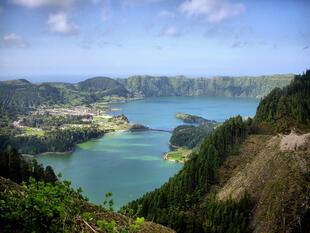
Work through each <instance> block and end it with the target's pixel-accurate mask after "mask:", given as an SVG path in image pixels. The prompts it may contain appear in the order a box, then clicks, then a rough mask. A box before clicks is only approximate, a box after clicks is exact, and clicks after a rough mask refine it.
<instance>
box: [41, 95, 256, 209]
mask: <svg viewBox="0 0 310 233" xmlns="http://www.w3.org/2000/svg"><path fill="white" fill-rule="evenodd" d="M258 103H259V101H258V100H256V99H242V98H222V97H158V98H147V99H144V100H140V101H135V102H128V103H122V104H113V105H111V107H112V108H121V109H122V110H121V111H114V112H111V113H112V114H115V115H117V114H121V113H124V114H125V115H126V116H127V117H128V119H129V120H130V122H132V123H141V124H144V125H147V126H149V127H152V128H156V129H173V128H175V127H176V126H177V125H180V124H182V122H181V121H180V120H178V119H175V118H174V114H176V113H178V112H184V113H190V114H196V115H199V116H203V117H205V118H207V119H211V120H217V121H224V120H225V119H228V118H229V117H233V116H236V115H238V114H240V115H241V116H243V117H245V116H253V115H255V111H256V107H257V105H258ZM170 136H171V135H170V134H169V133H166V132H153V131H145V132H135V133H131V132H126V133H120V134H114V135H105V136H104V137H102V138H100V139H96V140H91V141H88V142H85V143H81V144H79V145H78V146H77V149H76V150H75V152H73V153H70V154H66V155H44V156H39V157H37V160H38V161H39V162H40V163H43V164H44V165H45V166H47V165H52V166H53V168H54V170H55V172H57V173H58V172H61V173H62V174H63V177H64V178H65V179H68V180H71V181H72V186H73V187H74V188H78V187H82V188H83V190H84V192H83V193H84V195H86V196H88V197H89V198H90V201H91V202H93V203H96V204H100V203H102V202H103V201H104V199H105V193H107V192H110V191H111V192H113V196H112V197H113V199H114V201H115V207H116V208H119V207H120V206H122V205H124V204H126V203H127V202H128V201H131V200H134V199H136V198H138V197H140V196H142V195H143V194H144V193H146V192H149V191H152V190H153V189H155V188H158V187H160V186H161V185H162V184H163V183H165V182H166V181H168V180H169V178H170V177H172V176H173V175H174V174H176V173H177V172H178V171H179V170H180V169H181V168H182V166H183V165H182V164H178V163H174V162H169V161H165V160H163V159H162V154H163V153H164V152H167V151H169V147H168V141H169V138H170Z"/></svg>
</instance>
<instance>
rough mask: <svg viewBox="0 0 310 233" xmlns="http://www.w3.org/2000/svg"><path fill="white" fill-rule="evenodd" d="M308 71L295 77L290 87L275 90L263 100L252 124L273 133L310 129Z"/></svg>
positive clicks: (309, 74)
mask: <svg viewBox="0 0 310 233" xmlns="http://www.w3.org/2000/svg"><path fill="white" fill-rule="evenodd" d="M309 100H310V70H308V71H307V72H306V73H305V74H303V75H297V76H295V78H294V80H293V81H292V82H291V84H290V85H288V86H286V87H284V88H282V89H280V88H275V89H274V90H273V91H272V92H271V93H270V94H269V95H268V96H266V98H264V99H263V100H262V101H261V102H260V104H259V106H258V108H257V113H256V115H255V118H254V122H255V123H256V124H258V125H259V127H262V128H265V129H269V131H270V130H273V131H275V132H289V131H290V130H291V129H293V128H298V129H299V130H302V131H305V130H307V129H309V128H310V117H309V116H310V101H309Z"/></svg>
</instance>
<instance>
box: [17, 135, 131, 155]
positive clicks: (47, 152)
mask: <svg viewBox="0 0 310 233" xmlns="http://www.w3.org/2000/svg"><path fill="white" fill-rule="evenodd" d="M129 131H130V130H129V129H120V130H115V131H113V132H108V133H105V134H104V135H113V134H118V133H124V132H129ZM104 135H102V136H100V137H97V138H91V139H89V140H87V141H85V142H89V141H91V140H95V139H99V138H102V137H104ZM85 142H79V143H76V144H75V146H74V147H75V148H74V149H73V150H69V151H61V152H59V151H57V152H52V151H46V152H42V153H39V154H34V155H32V154H22V156H23V157H26V158H35V157H37V156H44V155H50V154H56V155H65V154H70V153H73V152H74V151H75V150H76V145H77V144H80V143H85Z"/></svg>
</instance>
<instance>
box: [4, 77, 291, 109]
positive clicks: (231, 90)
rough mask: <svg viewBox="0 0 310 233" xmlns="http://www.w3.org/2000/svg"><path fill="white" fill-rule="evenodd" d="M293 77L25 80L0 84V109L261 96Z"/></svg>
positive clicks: (283, 84)
mask: <svg viewBox="0 0 310 233" xmlns="http://www.w3.org/2000/svg"><path fill="white" fill-rule="evenodd" d="M292 78H293V75H291V74H287V75H273V76H259V77H215V78H212V79H207V78H196V79H190V78H187V77H184V76H176V77H165V76H160V77H153V76H133V77H130V78H128V79H111V78H107V77H95V78H90V79H86V80H85V81H82V82H79V83H77V84H70V83H62V82H46V83H30V82H29V81H27V80H25V79H17V80H10V81H2V82H0V109H3V108H5V107H6V106H14V107H16V108H30V107H37V106H40V105H45V106H52V105H55V104H56V105H70V106H72V105H73V106H74V105H82V104H90V103H94V102H97V101H103V100H104V98H105V97H110V96H116V97H121V98H131V97H151V96H194V95H197V96H199V95H203V96H227V97H262V96H265V95H267V94H268V93H269V92H270V91H271V90H272V89H273V88H274V87H283V86H285V85H287V84H288V83H289V82H290V81H291V80H292Z"/></svg>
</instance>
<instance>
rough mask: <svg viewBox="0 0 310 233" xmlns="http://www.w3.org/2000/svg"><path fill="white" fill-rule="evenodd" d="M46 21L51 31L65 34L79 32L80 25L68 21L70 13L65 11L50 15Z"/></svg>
mask: <svg viewBox="0 0 310 233" xmlns="http://www.w3.org/2000/svg"><path fill="white" fill-rule="evenodd" d="M46 23H47V25H48V27H49V30H50V31H51V32H56V33H60V34H63V35H73V34H76V33H78V27H77V26H76V25H75V24H73V23H69V22H68V15H67V14H66V13H64V12H58V13H56V14H52V15H49V17H48V20H47V22H46Z"/></svg>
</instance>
